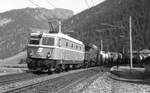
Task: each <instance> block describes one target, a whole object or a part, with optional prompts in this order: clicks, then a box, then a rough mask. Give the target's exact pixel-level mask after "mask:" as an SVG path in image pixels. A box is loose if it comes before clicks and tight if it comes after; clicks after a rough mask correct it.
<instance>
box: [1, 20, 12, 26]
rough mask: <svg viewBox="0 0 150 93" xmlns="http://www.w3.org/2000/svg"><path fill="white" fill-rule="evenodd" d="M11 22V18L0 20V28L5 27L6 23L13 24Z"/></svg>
mask: <svg viewBox="0 0 150 93" xmlns="http://www.w3.org/2000/svg"><path fill="white" fill-rule="evenodd" d="M13 21H14V20H12V19H11V18H3V19H0V26H3V25H7V24H8V23H10V22H13Z"/></svg>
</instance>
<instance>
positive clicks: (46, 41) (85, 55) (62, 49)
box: [27, 33, 121, 73]
mask: <svg viewBox="0 0 150 93" xmlns="http://www.w3.org/2000/svg"><path fill="white" fill-rule="evenodd" d="M120 55H121V54H120ZM119 58H120V59H121V56H119V54H118V53H110V52H105V51H100V49H99V48H97V46H96V45H93V44H84V43H83V42H81V41H79V40H77V39H74V38H72V37H70V36H68V35H65V34H63V33H31V34H30V41H29V44H28V45H27V66H28V68H29V70H31V71H44V70H48V72H49V73H51V72H53V71H57V72H60V71H62V70H65V71H67V70H70V69H75V68H83V67H93V66H100V65H114V64H116V63H117V62H119V60H118V59H119Z"/></svg>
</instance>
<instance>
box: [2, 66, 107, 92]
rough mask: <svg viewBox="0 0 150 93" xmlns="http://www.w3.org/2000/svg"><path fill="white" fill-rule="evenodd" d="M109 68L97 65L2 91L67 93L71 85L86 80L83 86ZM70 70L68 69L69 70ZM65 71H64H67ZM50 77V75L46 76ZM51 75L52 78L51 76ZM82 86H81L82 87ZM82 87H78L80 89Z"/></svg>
mask: <svg viewBox="0 0 150 93" xmlns="http://www.w3.org/2000/svg"><path fill="white" fill-rule="evenodd" d="M108 70H109V68H104V67H97V68H90V69H87V70H81V71H77V72H74V73H70V74H65V73H64V75H63V73H62V75H60V76H57V77H53V75H51V78H49V79H46V80H44V79H42V81H40V82H35V83H32V84H28V85H25V86H20V87H16V88H13V89H10V90H5V91H3V92H4V93H48V92H50V93H69V91H70V90H71V88H73V86H75V85H77V84H79V83H81V82H83V83H84V81H86V84H85V83H84V84H85V85H83V86H84V87H85V86H87V85H88V84H89V83H90V82H92V81H93V80H95V79H96V78H97V77H99V76H101V75H103V73H104V72H106V71H108ZM69 72H70V71H69ZM69 72H66V73H69ZM48 77H50V76H48ZM52 77H53V78H52ZM84 87H83V88H84ZM81 90H82V89H80V91H81Z"/></svg>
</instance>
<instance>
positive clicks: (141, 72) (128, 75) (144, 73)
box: [109, 65, 150, 84]
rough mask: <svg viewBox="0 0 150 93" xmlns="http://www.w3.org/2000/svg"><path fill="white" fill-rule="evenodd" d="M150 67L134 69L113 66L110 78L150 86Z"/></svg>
mask: <svg viewBox="0 0 150 93" xmlns="http://www.w3.org/2000/svg"><path fill="white" fill-rule="evenodd" d="M149 69H150V66H147V65H146V66H144V67H133V68H132V69H130V67H129V66H119V67H118V68H117V66H113V67H112V68H111V69H110V73H109V77H111V78H112V79H115V80H120V81H128V82H136V83H148V84H150V70H149Z"/></svg>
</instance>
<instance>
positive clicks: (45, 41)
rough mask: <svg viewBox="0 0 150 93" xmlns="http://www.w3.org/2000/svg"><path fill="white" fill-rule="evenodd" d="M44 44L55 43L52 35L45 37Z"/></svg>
mask: <svg viewBox="0 0 150 93" xmlns="http://www.w3.org/2000/svg"><path fill="white" fill-rule="evenodd" d="M42 44H43V45H54V38H52V37H43V41H42Z"/></svg>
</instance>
